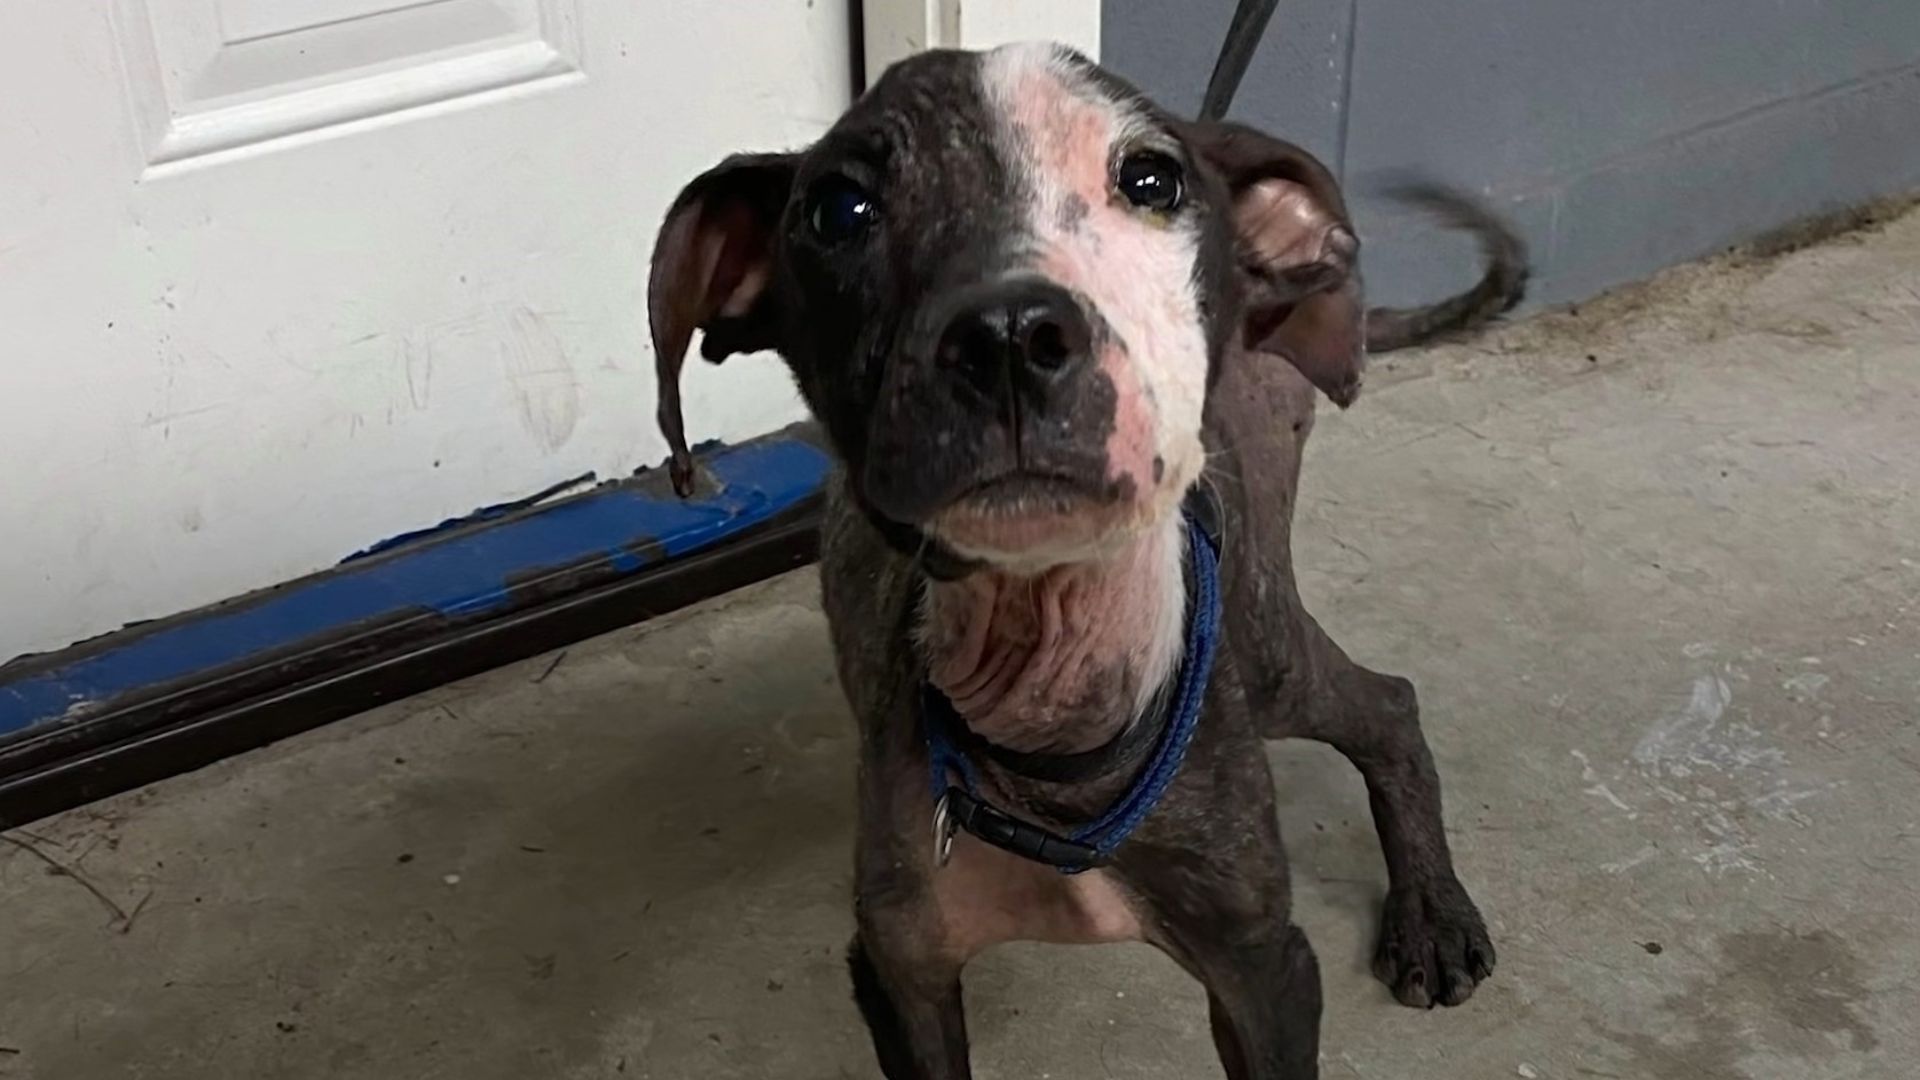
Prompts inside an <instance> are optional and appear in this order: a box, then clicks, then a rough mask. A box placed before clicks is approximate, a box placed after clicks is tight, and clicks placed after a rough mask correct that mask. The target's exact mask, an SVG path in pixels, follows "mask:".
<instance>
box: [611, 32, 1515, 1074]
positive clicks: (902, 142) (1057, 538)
mask: <svg viewBox="0 0 1920 1080" xmlns="http://www.w3.org/2000/svg"><path fill="white" fill-rule="evenodd" d="M1423 197H1424V198H1425V199H1426V200H1427V201H1428V202H1429V203H1430V204H1432V205H1434V206H1436V207H1438V208H1439V209H1441V210H1442V211H1444V212H1446V213H1449V214H1451V215H1452V216H1453V218H1454V224H1456V225H1460V226H1463V227H1467V228H1470V229H1472V230H1474V231H1476V232H1478V233H1479V234H1480V238H1481V240H1482V245H1483V248H1484V249H1485V250H1486V252H1487V254H1488V256H1489V259H1490V263H1491V268H1490V269H1489V271H1488V273H1487V275H1486V277H1485V278H1484V280H1482V281H1481V283H1480V284H1479V285H1478V286H1476V287H1475V288H1474V289H1473V290H1472V291H1470V292H1468V293H1466V294H1463V295H1462V296H1460V297H1456V298H1454V299H1453V300H1451V301H1448V302H1446V303H1444V304H1439V305H1435V306H1434V307H1432V308H1427V309H1418V310H1412V311H1400V312H1384V311H1378V310H1376V311H1374V312H1372V313H1369V312H1367V311H1366V310H1365V308H1364V307H1363V306H1362V299H1361V287H1360V277H1359V274H1358V272H1357V268H1356V264H1355V259H1356V255H1357V252H1358V243H1357V241H1356V239H1355V237H1354V234H1353V232H1352V231H1351V229H1350V227H1349V224H1348V220H1347V216H1346V209H1345V206H1344V204H1343V202H1342V199H1341V195H1340V192H1339V190H1338V189H1337V187H1336V185H1335V183H1334V182H1333V180H1332V178H1331V176H1330V175H1329V174H1328V172H1327V170H1326V169H1324V168H1323V167H1322V166H1321V165H1320V163H1319V162H1317V161H1315V160H1314V159H1313V158H1312V157H1311V156H1309V155H1308V154H1306V153H1305V152H1303V151H1301V150H1300V149H1298V148H1297V147H1294V146H1292V145H1290V144H1288V143H1285V142H1281V141H1279V140H1277V139H1273V138H1270V137H1268V136H1266V135H1263V134H1260V133H1259V132H1256V131H1252V130H1249V129H1247V128H1244V127H1239V126H1234V125H1229V124H1197V123H1188V122H1183V121H1180V120H1177V119H1175V118H1173V117H1170V116H1168V115H1167V114H1166V113H1164V112H1163V111H1161V110H1160V109H1158V108H1156V107H1155V106H1154V105H1153V104H1152V103H1150V102H1149V101H1147V100H1146V99H1145V98H1143V97H1142V96H1141V95H1140V94H1139V93H1138V92H1137V91H1136V90H1134V89H1133V88H1132V87H1130V86H1128V85H1127V84H1125V83H1123V82H1121V81H1120V80H1119V79H1117V78H1115V77H1114V76H1112V75H1110V74H1108V73H1106V72H1105V71H1103V70H1101V69H1100V68H1098V67H1096V66H1094V65H1093V64H1092V63H1091V62H1089V61H1087V60H1086V59H1084V58H1083V57H1081V56H1079V55H1077V54H1074V53H1072V52H1070V51H1067V50H1064V49H1061V48H1058V47H1052V46H1043V45H1023V46H1012V47H1007V48H1002V49H998V50H995V51H992V52H988V53H984V54H975V53H965V52H951V51H941V52H930V53H925V54H921V55H918V56H915V57H913V58H911V59H909V60H906V61H903V62H901V63H900V64H898V65H896V66H894V67H893V68H892V69H890V70H889V71H887V72H886V74H885V75H884V76H883V77H882V78H881V79H880V80H879V81H878V82H877V83H876V84H875V85H874V86H873V88H872V89H871V90H870V91H868V92H867V93H866V95H865V96H863V97H862V98H861V99H860V100H859V101H858V102H856V103H855V104H854V105H853V107H852V108H851V109H850V110H849V111H848V112H847V114H846V115H845V116H844V117H843V118H842V119H841V120H840V121H839V122H838V123H837V124H835V125H834V127H833V129H832V130H831V131H829V132H828V133H827V134H826V135H825V136H824V137H823V138H821V139H820V140H819V142H817V143H815V144H814V145H813V146H812V147H810V148H808V149H806V150H803V151H799V152H795V153H780V154H751V155H743V156H737V157H732V158H729V159H727V160H725V161H723V162H721V163H720V164H719V165H718V166H716V167H714V168H713V169H712V170H710V171H709V172H707V173H705V174H703V175H701V176H700V177H698V178H697V179H695V180H694V181H693V182H692V183H691V184H689V185H688V186H687V188H686V190H685V191H684V192H682V193H681V195H680V197H679V199H678V200H677V201H676V202H675V203H674V205H673V208H672V210H671V212H670V213H669V215H668V218H667V221H666V224H665V226H664V228H663V230H662V232H661V234H660V238H659V241H658V246H657V248H656V251H655V253H654V258H653V272H652V281H651V285H650V289H649V303H650V309H651V316H652V320H653V333H654V342H655V345H656V347H657V352H658V364H659V372H660V393H661V397H660V421H661V425H662V428H663V429H664V431H665V432H666V434H667V436H668V439H669V441H670V443H671V444H672V446H673V447H674V451H675V456H674V476H675V481H676V484H677V485H678V486H679V487H680V488H681V490H682V491H683V492H685V491H688V490H691V486H692V482H693V472H692V464H691V459H690V458H689V457H688V456H687V453H686V446H685V437H684V435H683V433H682V428H681V417H680V402H679V393H678V386H677V383H678V377H679V371H680V366H681V361H682V358H683V356H684V354H685V351H686V349H687V346H688V343H689V341H690V340H691V338H692V335H693V332H694V330H695V329H696V328H698V329H701V330H703V331H704V332H705V337H704V345H703V347H702V353H703V355H704V356H705V357H706V358H707V359H709V360H714V361H718V360H721V359H724V358H725V357H726V356H728V355H730V354H732V353H736V352H745V351H752V350H760V349H774V350H778V351H779V353H780V354H781V355H782V356H783V357H784V358H785V359H786V362H787V363H788V365H789V366H790V367H791V368H792V370H793V374H794V377H795V379H796V380H797V381H798V383H799V386H800V389H801V392H802V394H803V395H804V397H805V399H806V402H807V404H808V406H809V407H810V409H811V410H812V412H813V414H814V415H815V416H816V417H817V418H818V420H819V421H820V423H821V424H822V425H823V427H824V429H825V431H826V433H827V437H828V439H829V441H830V443H831V446H832V449H833V451H834V452H835V453H836V455H837V457H838V459H839V464H840V466H841V467H840V469H839V470H838V472H837V475H836V476H835V478H834V479H833V481H832V483H831V491H830V493H829V498H828V505H827V509H826V516H825V521H824V525H823V530H824V531H823V533H822V546H823V550H822V566H821V576H822V583H823V587H824V597H825V606H826V611H827V615H828V618H829V620H830V622H831V625H832V634H833V643H834V647H835V650H836V654H837V657H838V663H839V674H840V681H841V684H842V686H843V687H844V689H845V692H846V694H847V697H848V699H849V700H850V701H851V703H852V706H853V709H854V712H855V713H856V714H857V716H858V718H859V723H860V769H859V822H860V824H859V838H858V845H857V851H856V863H857V872H856V880H857V885H856V900H855V904H856V909H857V924H858V931H857V934H856V936H855V938H854V941H853V944H852V948H851V951H850V957H849V959H850V964H851V967H852V973H853V985H854V994H855V997H856V999H857V1001H858V1003H859V1006H860V1009H861V1011H862V1013H863V1015H864V1016H865V1018H866V1022H867V1025H868V1027H869V1028H870V1029H871V1032H872V1036H873V1042H874V1047H875V1049H876V1051H877V1053H878V1056H879V1060H880V1064H881V1068H882V1069H883V1071H884V1072H885V1073H886V1075H887V1076H889V1077H892V1078H895V1080H902V1078H909V1077H912V1078H955V1077H965V1076H967V1075H968V1074H969V1070H968V1062H967V1035H966V1024H965V1020H964V1017H963V1016H962V1009H961V993H960V973H961V969H962V967H964V966H965V964H966V963H967V961H968V959H969V958H971V957H973V956H974V955H976V954H978V953H979V952H980V951H981V950H983V949H986V948H987V947H989V946H991V945H994V944H996V943H999V942H1005V941H1011V940H1016V939H1017V940H1038V941H1049V942H1113V941H1132V940H1142V941H1147V942H1151V943H1153V944H1154V945H1156V946H1158V947H1160V948H1162V949H1164V950H1166V951H1167V952H1168V953H1169V954H1171V955H1172V956H1173V957H1174V958H1175V959H1176V960H1177V961H1178V962H1179V963H1180V964H1181V965H1182V966H1183V967H1185V969H1186V970H1187V971H1189V972H1191V973H1192V974H1193V975H1194V976H1195V977H1196V978H1197V979H1199V980H1200V981H1201V982H1202V983H1203V984H1204V985H1205V987H1206V990H1207V994H1208V998H1209V1001H1210V1003H1211V1010H1212V1019H1213V1029H1214V1036H1215V1041H1216V1043H1217V1045H1218V1047H1219V1052H1220V1056H1221V1058H1222V1060H1223V1062H1224V1063H1225V1066H1226V1070H1227V1073H1228V1075H1229V1076H1232V1077H1254V1078H1274V1080H1278V1078H1286V1080H1301V1078H1305V1077H1313V1076H1315V1075H1316V1074H1317V1065H1316V1055H1317V1044H1318V1037H1319V1034H1318V1028H1319V1018H1320V983H1319V971H1318V968H1317V966H1316V963H1315V960H1314V955H1313V951H1312V949H1311V948H1310V947H1309V946H1308V944H1307V940H1306V938H1305V937H1304V936H1303V935H1302V934H1301V932H1300V930H1299V928H1298V927H1296V926H1295V925H1294V924H1293V923H1292V922H1291V921H1290V920H1289V917H1288V912H1289V899H1288V884H1287V862H1286V857H1285V853H1284V851H1283V850H1282V848H1281V842H1280V833H1279V827H1278V824H1277V821H1276V817H1275V812H1274V791H1273V782H1272V778H1271V776H1270V775H1269V772H1268V766H1267V759H1266V756H1265V754H1264V753H1263V750H1262V742H1261V740H1263V739H1273V738H1282V737H1287V736H1304V737H1306V738H1312V739H1319V740H1322V741H1324V742H1327V743H1330V744H1332V745H1333V746H1335V747H1337V748H1338V749H1339V750H1340V751H1341V752H1342V753H1343V754H1345V755H1346V757H1347V758H1348V759H1350V760H1351V761H1352V762H1353V763H1354V765H1356V766H1357V767H1358V768H1359V770H1360V772H1361V775H1362V776H1363V777H1364V778H1365V781H1366V785H1367V790H1368V793H1369V795H1370V798H1371V801H1372V807H1373V814H1374V818H1375V821H1376V823H1377V825H1378V828H1379V834H1380V841H1381V844H1382V846H1383V847H1384V849H1385V854H1386V862H1387V868H1388V877H1389V891H1388V894H1387V898H1386V903H1385V908H1384V915H1383V919H1382V926H1381V929H1380V940H1379V947H1378V951H1377V957H1376V960H1375V972H1376V974H1377V975H1378V976H1379V977H1380V978H1381V979H1382V980H1384V981H1385V982H1386V983H1387V984H1388V986H1390V987H1391V988H1392V990H1393V992H1394V994H1395V996H1396V997H1398V998H1399V1000H1400V1001H1402V1002H1404V1003H1406V1004H1408V1005H1414V1006H1430V1005H1433V1004H1442V1005H1456V1004H1459V1003H1460V1002H1462V1001H1465V1000H1466V999H1467V997H1468V996H1469V995H1471V994H1472V993H1473V989H1474V986H1475V984H1476V983H1477V982H1479V981H1480V980H1482V979H1485V978H1486V977H1487V976H1488V975H1489V973H1490V972H1491V971H1492V970H1493V965H1494V950H1493V946H1492V944H1491V943H1489V941H1488V940H1487V933H1486V930H1485V928H1484V926H1483V925H1482V922H1481V918H1480V915H1479V913H1478V911H1476V910H1475V908H1474V905H1473V902H1472V900H1470V899H1469V898H1468V896H1467V892H1466V890H1465V889H1464V888H1462V887H1461V884H1460V882H1459V880H1458V879H1457V878H1456V877H1455V875H1454V869H1453V865H1452V861H1451V857H1450V856H1449V854H1448V851H1447V841H1446V837H1445V835H1444V833H1443V831H1442V827H1441V815H1440V786H1439V781H1438V779H1437V778H1436V776H1435V774H1434V767H1433V761H1432V758H1431V756H1430V755H1429V753H1428V750H1427V745H1426V742H1425V740H1424V738H1423V737H1422V735H1421V731H1420V726H1419V721H1418V715H1417V711H1416V706H1415V701H1414V691H1413V687H1412V685H1411V684H1409V683H1408V682H1407V681H1405V680H1404V679H1399V678H1395V677H1393V676H1389V675H1381V674H1378V673H1375V672H1373V671H1369V670H1367V669H1366V668H1363V667H1361V666H1359V665H1358V664H1356V663H1354V662H1353V661H1352V660H1350V659H1348V658H1347V656H1346V654H1345V653H1344V652H1342V651H1341V650H1340V648H1339V646H1337V645H1335V644H1334V643H1333V642H1332V641H1331V640H1329V639H1328V637H1327V635H1326V634H1325V633H1324V632H1323V631H1322V630H1321V629H1320V627H1319V626H1318V625H1317V624H1316V623H1315V622H1314V620H1313V618H1312V617H1311V616H1309V615H1308V614H1307V613H1306V611H1305V610H1303V609H1302V607H1301V603H1300V598H1299V595H1298V593H1297V591H1296V589H1295V587H1294V578H1293V569H1292V564H1291V555H1290V551H1289V546H1290V530H1291V516H1292V512H1293V503H1294V491H1295V484H1296V479H1297V475H1298V470H1299V465H1300V453H1301V446H1302V444H1303V443H1304V441H1305V439H1306V437H1307V432H1308V429H1309V426H1310V425H1311V422H1312V416H1313V395H1314V387H1318V388H1319V389H1320V390H1321V391H1322V392H1324V393H1326V394H1327V395H1328V396H1329V397H1330V398H1332V399H1333V400H1334V401H1336V402H1338V403H1340V404H1341V405H1345V404H1347V403H1348V402H1350V401H1352V400H1353V398H1354V395H1355V394H1356V393H1357V392H1358V390H1359V386H1360V376H1361V369H1362V366H1363V364H1364V362H1365V358H1366V353H1367V346H1368V343H1369V340H1371V341H1372V342H1373V344H1374V345H1375V346H1376V347H1380V346H1383V345H1386V346H1397V345H1402V344H1407V343H1409V342H1411V341H1414V340H1418V339H1420V338H1422V337H1425V336H1429V335H1431V334H1432V333H1434V332H1436V331H1438V330H1441V329H1447V328H1451V327H1456V326H1460V325H1465V324H1467V323H1471V322H1474V321H1478V320H1481V319H1484V318H1485V317H1488V316H1490V315H1491V314H1493V313H1495V312H1497V311H1498V310H1502V309H1504V307H1506V306H1508V305H1510V304H1511V303H1512V302H1513V301H1514V300H1515V299H1517V298H1518V295H1519V291H1520V288H1521V285H1522V281H1523V278H1524V268H1523V266H1522V260H1523V256H1522V254H1521V249H1520V247H1519V244H1518V242H1517V241H1516V240H1514V239H1513V238H1512V237H1511V236H1510V235H1509V234H1507V233H1506V232H1505V230H1504V229H1503V228H1502V227H1501V226H1499V224H1498V223H1497V222H1494V221H1492V219H1490V218H1487V217H1486V216H1485V215H1483V214H1481V213H1480V212H1479V211H1477V210H1475V209H1473V208H1472V206H1471V205H1470V204H1468V203H1465V202H1464V201H1462V200H1458V199H1455V198H1453V197H1450V196H1446V195H1444V194H1443V193H1438V192H1433V191H1429V192H1426V193H1425V194H1424V196H1423ZM1196 493H1197V494H1196ZM1201 548H1204V549H1205V551H1204V552H1203V551H1201V550H1200V549H1201ZM1216 549H1217V556H1218V558H1217V563H1216V561H1215V559H1214V557H1213V554H1214V553H1215V552H1216ZM1216 575H1217V576H1216ZM1216 596H1217V597H1218V600H1219V603H1218V605H1217V608H1216V607H1214V606H1212V600H1213V598H1214V597H1216ZM1216 610H1217V612H1218V613H1217V615H1216V614H1214V613H1215V612H1216ZM1211 620H1217V621H1211ZM1216 641H1217V643H1218V644H1217V654H1216V655H1217V662H1214V663H1212V664H1211V665H1210V673H1209V671H1208V670H1207V669H1208V666H1209V665H1208V664H1207V663H1206V658H1205V656H1204V655H1201V654H1204V653H1205V652H1206V651H1207V649H1209V648H1213V647H1214V645H1213V643H1214V642H1216ZM1195 716H1197V720H1195V719H1194V717H1195ZM936 752H937V753H940V754H941V755H942V756H941V757H940V758H938V759H936V762H937V764H936V767H935V768H934V770H933V776H932V782H931V784H930V782H929V755H930V753H936ZM1182 756H1184V762H1182V760H1181V758H1182ZM1170 758H1171V763H1172V765H1173V769H1174V771H1171V772H1169V770H1168V765H1169V759H1170ZM949 766H951V767H952V768H951V770H950V769H949ZM963 779H964V782H963ZM943 786H944V787H945V789H946V790H945V794H946V796H947V797H946V798H940V797H939V796H940V795H941V794H942V789H943ZM1156 787H1157V788H1158V790H1154V789H1155V788H1156ZM1143 793H1144V794H1143ZM1142 798H1144V799H1145V800H1146V801H1145V803H1144V807H1143V804H1141V803H1140V801H1139V800H1140V799H1142ZM1128 799H1133V800H1135V801H1134V802H1131V803H1128V802H1126V800H1128ZM1121 804H1124V805H1125V806H1127V807H1130V808H1131V810H1132V811H1133V812H1131V813H1128V814H1125V815H1123V816H1124V817H1126V818H1127V819H1129V820H1128V821H1126V822H1125V825H1126V830H1127V831H1124V832H1121V833H1119V834H1117V835H1120V836H1123V837H1124V839H1123V841H1122V842H1117V843H1116V842H1115V836H1116V833H1115V832H1114V830H1113V829H1108V830H1107V832H1105V833H1098V831H1097V830H1095V832H1094V833H1088V832H1087V830H1088V827H1089V823H1090V822H1095V819H1096V818H1101V817H1102V815H1103V812H1105V811H1108V810H1109V808H1115V807H1118V806H1120V805H1121ZM936 807H938V812H939V815H940V818H941V820H940V823H939V824H938V825H936V824H935V816H936ZM1107 816H1111V815H1107ZM961 826H964V831H962V832H961V835H959V836H958V837H957V839H956V838H955V837H954V836H953V832H954V830H955V829H956V828H959V827H961ZM1116 828H1117V826H1116ZM1083 834H1084V835H1083ZM1096 834H1097V835H1096ZM1103 838H1104V839H1103ZM949 844H951V849H950V851H949V850H948V845H949ZM1062 871H1067V872H1062Z"/></svg>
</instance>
